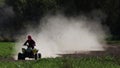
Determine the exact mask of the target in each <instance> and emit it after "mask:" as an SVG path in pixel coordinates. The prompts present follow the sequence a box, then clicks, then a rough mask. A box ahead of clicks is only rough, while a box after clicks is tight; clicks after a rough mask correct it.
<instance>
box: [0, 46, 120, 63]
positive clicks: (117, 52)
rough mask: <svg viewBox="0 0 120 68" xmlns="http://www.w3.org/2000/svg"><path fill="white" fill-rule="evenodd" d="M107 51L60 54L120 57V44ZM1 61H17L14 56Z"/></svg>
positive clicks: (63, 55) (108, 47)
mask: <svg viewBox="0 0 120 68" xmlns="http://www.w3.org/2000/svg"><path fill="white" fill-rule="evenodd" d="M105 49H106V50H105V51H91V52H89V53H78V52H77V53H71V54H59V55H61V56H62V57H68V56H69V57H91V56H106V55H110V56H117V57H120V45H107V46H106V47H105ZM0 61H13V62H15V61H17V60H14V59H13V58H0Z"/></svg>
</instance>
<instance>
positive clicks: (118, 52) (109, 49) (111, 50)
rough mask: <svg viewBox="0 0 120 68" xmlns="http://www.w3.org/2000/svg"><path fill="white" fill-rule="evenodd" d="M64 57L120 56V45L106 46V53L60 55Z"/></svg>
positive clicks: (92, 52)
mask: <svg viewBox="0 0 120 68" xmlns="http://www.w3.org/2000/svg"><path fill="white" fill-rule="evenodd" d="M60 55H61V56H63V57H67V56H70V57H89V56H105V55H110V56H120V45H117V44H112V45H106V46H105V51H91V52H89V53H72V54H60Z"/></svg>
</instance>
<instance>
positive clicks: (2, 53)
mask: <svg viewBox="0 0 120 68" xmlns="http://www.w3.org/2000/svg"><path fill="white" fill-rule="evenodd" d="M14 45H15V44H14V43H12V42H0V58H9V57H11V55H12V52H13V47H14Z"/></svg>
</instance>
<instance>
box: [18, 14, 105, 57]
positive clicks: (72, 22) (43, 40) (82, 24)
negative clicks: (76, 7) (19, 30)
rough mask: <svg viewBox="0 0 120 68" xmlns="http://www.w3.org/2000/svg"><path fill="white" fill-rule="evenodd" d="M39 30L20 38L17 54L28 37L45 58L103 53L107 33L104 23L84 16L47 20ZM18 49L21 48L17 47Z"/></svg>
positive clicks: (43, 21)
mask: <svg viewBox="0 0 120 68" xmlns="http://www.w3.org/2000/svg"><path fill="white" fill-rule="evenodd" d="M40 22H41V23H42V24H40V26H39V28H37V29H30V28H28V32H27V33H26V34H24V35H21V38H19V40H18V42H17V43H16V50H17V53H18V52H20V50H21V48H22V47H23V46H22V45H23V43H24V42H25V40H26V39H27V35H31V36H32V38H33V39H34V40H35V41H36V47H35V48H37V49H39V52H40V53H41V54H42V58H47V57H57V56H58V54H67V53H75V52H83V51H101V50H104V48H103V47H104V44H105V42H104V39H105V37H106V36H105V29H104V28H103V26H102V25H101V21H97V20H91V19H89V18H87V17H85V16H79V17H69V18H68V17H65V16H64V15H55V16H46V17H44V18H43V19H42V20H41V21H40ZM18 46H19V47H18Z"/></svg>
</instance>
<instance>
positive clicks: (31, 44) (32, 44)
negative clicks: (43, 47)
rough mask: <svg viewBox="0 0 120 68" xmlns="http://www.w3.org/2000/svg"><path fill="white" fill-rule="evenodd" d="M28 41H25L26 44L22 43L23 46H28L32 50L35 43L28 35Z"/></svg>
mask: <svg viewBox="0 0 120 68" xmlns="http://www.w3.org/2000/svg"><path fill="white" fill-rule="evenodd" d="M27 38H28V39H27V40H26V42H25V43H24V45H27V44H28V48H29V47H31V48H32V49H34V46H36V45H35V41H34V40H33V39H32V37H31V36H30V35H28V37H27Z"/></svg>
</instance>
